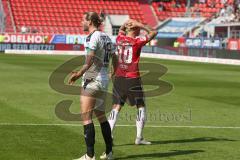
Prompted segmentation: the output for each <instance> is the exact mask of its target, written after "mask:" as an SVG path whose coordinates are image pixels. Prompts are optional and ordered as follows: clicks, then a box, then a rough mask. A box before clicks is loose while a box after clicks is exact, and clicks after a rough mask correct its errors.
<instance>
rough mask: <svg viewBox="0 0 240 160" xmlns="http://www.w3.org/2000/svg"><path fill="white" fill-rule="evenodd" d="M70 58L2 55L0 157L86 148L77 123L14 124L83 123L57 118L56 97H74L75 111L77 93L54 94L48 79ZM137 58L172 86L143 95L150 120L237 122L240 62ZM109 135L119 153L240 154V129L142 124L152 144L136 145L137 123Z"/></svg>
mask: <svg viewBox="0 0 240 160" xmlns="http://www.w3.org/2000/svg"><path fill="white" fill-rule="evenodd" d="M71 58H72V56H39V55H38V56H37V55H4V54H0V81H1V83H0V95H1V96H0V137H1V138H0V159H1V160H7V159H11V160H15V159H16V160H19V159H21V160H22V159H23V160H69V159H73V158H78V157H80V156H81V155H82V154H84V153H85V145H84V139H83V128H82V126H62V125H60V126H51V125H50V126H44V125H43V126H38V125H36V126H28V125H26V126H18V125H14V124H17V123H18V124H30V123H31V124H66V123H68V124H69V123H71V124H78V123H80V122H65V121H62V120H60V119H58V118H57V117H56V115H55V112H54V109H55V105H56V104H57V103H58V102H59V101H61V100H63V99H73V100H74V104H73V106H72V107H71V111H72V112H74V113H78V112H79V102H78V99H79V98H78V96H71V95H64V94H60V93H57V92H55V91H54V90H52V89H51V88H50V86H49V84H48V80H49V76H50V75H51V73H52V72H53V70H55V69H56V68H57V67H58V66H59V65H61V64H62V63H64V62H65V61H67V60H69V59H71ZM142 61H144V62H154V63H160V64H162V65H164V66H165V67H167V68H168V72H167V73H166V74H165V75H164V76H162V77H161V79H163V80H165V81H168V82H170V83H171V84H173V85H174V89H173V90H172V91H171V92H170V93H168V94H166V95H162V96H158V97H153V98H147V106H148V113H149V114H150V115H149V116H150V118H149V122H148V123H147V126H151V125H158V126H186V125H189V126H226V127H227V126H231V127H234V126H240V124H239V122H240V117H239V113H240V108H239V106H240V91H239V88H240V72H239V66H230V65H218V64H202V63H192V62H179V61H166V60H157V59H148V58H144V59H142ZM150 71H151V69H150ZM156 74H157V73H156ZM110 89H111V87H110ZM145 89H148V87H145ZM135 113H136V110H135V109H134V108H130V107H128V106H126V107H125V108H123V110H122V112H121V114H120V116H121V117H120V119H119V121H118V124H131V125H134V124H135ZM179 116H180V117H179ZM176 117H178V118H176ZM4 123H10V124H12V125H4ZM95 124H97V122H95ZM114 134H115V140H114V143H115V147H114V155H115V157H116V159H154V160H157V159H177V160H192V159H196V160H205V159H211V160H226V159H228V160H230V159H231V160H238V159H240V153H239V151H238V150H239V147H240V142H239V140H240V129H213V128H150V127H147V128H145V130H144V135H145V137H146V138H147V139H148V140H150V141H152V142H153V145H151V146H135V145H133V142H134V140H135V127H117V128H116V129H115V133H114ZM95 150H96V158H97V159H98V156H99V155H100V154H101V153H102V152H103V151H104V142H103V139H102V136H101V132H100V128H99V127H96V145H95Z"/></svg>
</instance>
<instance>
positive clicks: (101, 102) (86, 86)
mask: <svg viewBox="0 0 240 160" xmlns="http://www.w3.org/2000/svg"><path fill="white" fill-rule="evenodd" d="M108 82H109V80H102V81H99V80H88V81H83V82H82V87H83V90H82V96H83V95H86V96H92V97H95V98H96V104H95V107H94V109H96V110H99V111H105V101H106V96H107V90H108Z"/></svg>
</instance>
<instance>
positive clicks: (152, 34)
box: [141, 25, 157, 41]
mask: <svg viewBox="0 0 240 160" xmlns="http://www.w3.org/2000/svg"><path fill="white" fill-rule="evenodd" d="M141 28H142V29H143V30H145V31H147V32H148V39H149V40H148V41H151V40H152V39H153V38H154V37H155V36H156V35H157V31H156V30H154V29H153V28H152V27H150V26H148V25H142V27H141Z"/></svg>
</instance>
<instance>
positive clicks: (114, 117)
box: [108, 109, 119, 132]
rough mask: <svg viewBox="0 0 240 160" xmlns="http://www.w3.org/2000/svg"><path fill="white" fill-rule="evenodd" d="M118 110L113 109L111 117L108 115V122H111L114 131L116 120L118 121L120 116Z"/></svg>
mask: <svg viewBox="0 0 240 160" xmlns="http://www.w3.org/2000/svg"><path fill="white" fill-rule="evenodd" d="M118 113H119V112H118V110H116V109H112V111H111V113H110V115H109V117H108V122H109V124H110V127H111V131H112V132H113V129H114V127H115V125H116V121H117V118H118Z"/></svg>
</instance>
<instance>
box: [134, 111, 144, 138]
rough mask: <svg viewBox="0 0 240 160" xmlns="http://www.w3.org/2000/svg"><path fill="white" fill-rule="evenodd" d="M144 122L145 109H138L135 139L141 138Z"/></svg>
mask: <svg viewBox="0 0 240 160" xmlns="http://www.w3.org/2000/svg"><path fill="white" fill-rule="evenodd" d="M145 120H146V109H145V107H141V108H138V111H137V119H136V127H137V138H143V136H142V130H143V128H144V124H145Z"/></svg>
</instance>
